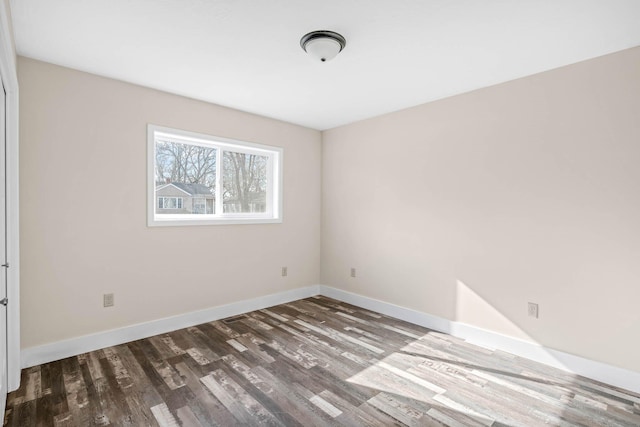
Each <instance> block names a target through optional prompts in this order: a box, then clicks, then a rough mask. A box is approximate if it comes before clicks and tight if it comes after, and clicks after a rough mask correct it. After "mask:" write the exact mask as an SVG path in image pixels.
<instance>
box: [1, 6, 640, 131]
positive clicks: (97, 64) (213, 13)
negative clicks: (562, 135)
mask: <svg viewBox="0 0 640 427" xmlns="http://www.w3.org/2000/svg"><path fill="white" fill-rule="evenodd" d="M11 9H12V15H13V24H14V32H15V39H16V48H17V51H18V54H20V55H24V56H27V57H31V58H35V59H39V60H42V61H47V62H51V63H54V64H59V65H63V66H66V67H70V68H75V69H78V70H83V71H87V72H90V73H94V74H98V75H102V76H106V77H111V78H115V79H119V80H124V81H127V82H131V83H135V84H139V85H143V86H147V87H151V88H156V89H160V90H164V91H167V92H172V93H176V94H180V95H184V96H188V97H191V98H196V99H200V100H203V101H208V102H212V103H215V104H220V105H224V106H228V107H232V108H236V109H239V110H243V111H248V112H252V113H256V114H260V115H263V116H267V117H272V118H275V119H280V120H284V121H287V122H291V123H296V124H300V125H303V126H307V127H310V128H314V129H319V130H324V129H329V128H333V127H336V126H339V125H343V124H347V123H351V122H354V121H357V120H361V119H365V118H369V117H373V116H377V115H380V114H384V113H388V112H391V111H397V110H400V109H403V108H407V107H410V106H414V105H418V104H422V103H425V102H429V101H433V100H436V99H440V98H444V97H448V96H452V95H456V94H459V93H463V92H468V91H471V90H474V89H478V88H481V87H486V86H490V85H494V84H497V83H501V82H504V81H508V80H513V79H516V78H519V77H523V76H527V75H531V74H535V73H538V72H541V71H545V70H549V69H552V68H557V67H560V66H563V65H567V64H572V63H575V62H578V61H582V60H585V59H589V58H593V57H597V56H601V55H604V54H607V53H611V52H615V51H619V50H622V49H626V48H630V47H634V46H638V45H640V1H638V0H518V1H514V0H484V1H478V0H402V1H400V0H321V1H306V0H268V1H264V0H262V1H249V0H11ZM320 29H326V30H333V31H337V32H339V33H341V34H342V35H343V36H345V38H346V39H347V46H346V48H345V50H344V51H343V52H341V53H340V54H339V55H338V56H337V57H336V58H335V59H334V60H333V61H330V62H326V63H321V62H315V61H313V59H312V58H311V57H310V56H309V55H307V54H305V53H304V51H303V50H302V49H301V48H300V45H299V41H300V38H301V37H302V36H303V35H304V34H306V33H307V32H309V31H313V30H320Z"/></svg>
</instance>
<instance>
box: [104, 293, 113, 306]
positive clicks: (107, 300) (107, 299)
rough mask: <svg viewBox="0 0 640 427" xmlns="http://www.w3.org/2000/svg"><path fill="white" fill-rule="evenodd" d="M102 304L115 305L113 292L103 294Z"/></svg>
mask: <svg viewBox="0 0 640 427" xmlns="http://www.w3.org/2000/svg"><path fill="white" fill-rule="evenodd" d="M102 304H103V305H104V306H105V307H113V304H114V301H113V294H104V295H102Z"/></svg>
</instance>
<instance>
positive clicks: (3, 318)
mask: <svg viewBox="0 0 640 427" xmlns="http://www.w3.org/2000/svg"><path fill="white" fill-rule="evenodd" d="M5 99H6V95H5V92H4V85H2V80H1V79H0V263H1V264H3V267H2V268H0V410H1V411H2V412H1V413H0V416H1V417H3V418H4V407H5V403H6V401H7V302H6V301H7V300H6V298H7V269H6V268H4V267H5V266H6V265H7V226H6V224H7V222H6V217H7V210H6V207H7V203H6V200H7V191H6V189H7V187H6V179H7V177H6V170H7V168H6V163H5V159H6V158H5V154H6V152H5V147H6V132H5V118H6V108H5V107H6V104H5Z"/></svg>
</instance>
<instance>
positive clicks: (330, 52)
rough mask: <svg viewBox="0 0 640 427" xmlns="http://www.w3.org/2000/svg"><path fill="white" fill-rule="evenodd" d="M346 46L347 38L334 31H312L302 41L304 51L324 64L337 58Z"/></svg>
mask: <svg viewBox="0 0 640 427" xmlns="http://www.w3.org/2000/svg"><path fill="white" fill-rule="evenodd" d="M346 45H347V41H346V40H345V38H344V37H342V36H341V35H340V34H338V33H334V32H333V31H325V30H322V31H312V32H310V33H309V34H305V35H304V36H302V38H301V39H300V46H301V47H302V49H303V50H304V51H305V52H307V53H308V54H309V55H311V56H313V57H314V58H316V59H318V60H320V61H322V62H326V61H330V60H332V59H333V58H335V57H336V55H337V54H338V53H340V51H342V49H344V47H345V46H346Z"/></svg>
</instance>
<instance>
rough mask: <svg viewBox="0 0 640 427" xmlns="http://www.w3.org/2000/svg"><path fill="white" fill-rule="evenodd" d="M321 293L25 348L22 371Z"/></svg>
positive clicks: (307, 290) (274, 297)
mask: <svg viewBox="0 0 640 427" xmlns="http://www.w3.org/2000/svg"><path fill="white" fill-rule="evenodd" d="M318 294H319V286H318V285H313V286H307V287H304V288H298V289H292V290H290V291H284V292H278V293H275V294H270V295H264V296H261V297H257V298H252V299H248V300H243V301H238V302H234V303H231V304H226V305H221V306H218V307H212V308H208V309H205V310H200V311H192V312H190V313H185V314H180V315H178V316H172V317H166V318H163V319H158V320H152V321H150V322H145V323H138V324H136V325H131V326H126V327H124V328H118V329H112V330H109V331H104V332H98V333H95V334H91V335H84V336H81V337H77V338H71V339H68V340H64V341H57V342H54V343H51V344H44V345H40V346H37V347H29V348H24V349H22V352H21V357H20V359H21V366H22V368H28V367H30V366H36V365H40V364H43V363H48V362H53V361H54V360H60V359H64V358H65V357H70V356H76V355H78V354H82V353H87V352H89V351H94V350H99V349H101V348H105V347H110V346H114V345H119V344H124V343H126V342H129V341H134V340H139V339H142V338H147V337H151V336H154V335H158V334H164V333H167V332H171V331H175V330H177V329H182V328H188V327H190V326H194V325H199V324H201V323H206V322H212V321H214V320H218V319H224V318H225V317H229V316H235V315H237V314H242V313H247V312H249V311H254V310H260V309H262V308H267V307H271V306H274V305H278V304H284V303H287V302H291V301H296V300H299V299H302V298H308V297H311V296H313V295H318Z"/></svg>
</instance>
